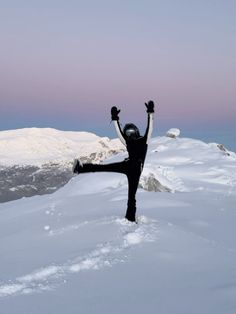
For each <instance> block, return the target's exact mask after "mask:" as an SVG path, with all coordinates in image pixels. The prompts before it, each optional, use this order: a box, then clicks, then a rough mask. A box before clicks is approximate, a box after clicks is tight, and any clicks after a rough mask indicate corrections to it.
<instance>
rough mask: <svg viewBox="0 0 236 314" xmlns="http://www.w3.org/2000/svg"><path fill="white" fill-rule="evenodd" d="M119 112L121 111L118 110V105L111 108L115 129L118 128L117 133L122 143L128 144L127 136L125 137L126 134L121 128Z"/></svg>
mask: <svg viewBox="0 0 236 314" xmlns="http://www.w3.org/2000/svg"><path fill="white" fill-rule="evenodd" d="M119 113H120V110H118V109H117V107H115V106H113V107H112V108H111V119H112V121H113V123H114V126H115V129H116V133H117V135H118V137H119V139H120V141H121V143H122V144H124V145H125V146H126V141H125V138H124V134H123V132H122V130H121V127H120V123H119V116H118V114H119Z"/></svg>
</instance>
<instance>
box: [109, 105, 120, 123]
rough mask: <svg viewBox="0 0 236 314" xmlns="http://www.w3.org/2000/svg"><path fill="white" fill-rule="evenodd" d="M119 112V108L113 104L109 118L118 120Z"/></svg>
mask: <svg viewBox="0 0 236 314" xmlns="http://www.w3.org/2000/svg"><path fill="white" fill-rule="evenodd" d="M119 113H120V110H118V109H117V107H115V106H113V107H112V108H111V120H117V121H118V120H119V117H118V114H119Z"/></svg>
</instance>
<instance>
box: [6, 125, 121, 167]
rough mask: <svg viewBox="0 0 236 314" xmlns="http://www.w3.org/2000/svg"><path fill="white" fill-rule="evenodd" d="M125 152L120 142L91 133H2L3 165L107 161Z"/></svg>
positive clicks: (29, 130)
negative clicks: (87, 160)
mask: <svg viewBox="0 0 236 314" xmlns="http://www.w3.org/2000/svg"><path fill="white" fill-rule="evenodd" d="M122 150H124V146H123V144H121V143H120V142H119V140H118V139H115V140H110V139H109V138H107V137H102V138H101V137H99V136H97V135H95V134H93V133H89V132H71V131H67V132H66V131H59V130H56V129H51V128H41V129H40V128H26V129H19V130H10V131H1V132H0V161H1V166H3V165H5V166H10V165H37V166H40V165H43V164H45V163H50V162H51V163H67V162H71V161H72V160H73V159H74V158H77V157H80V158H82V159H83V158H85V157H86V158H91V159H92V160H94V161H95V162H98V161H100V160H103V159H105V158H107V157H109V156H110V155H112V153H114V151H116V152H119V151H122Z"/></svg>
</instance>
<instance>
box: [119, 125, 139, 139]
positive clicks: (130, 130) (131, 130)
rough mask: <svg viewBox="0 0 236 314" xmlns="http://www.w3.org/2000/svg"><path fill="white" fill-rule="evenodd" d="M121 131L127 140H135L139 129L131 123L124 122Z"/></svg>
mask: <svg viewBox="0 0 236 314" xmlns="http://www.w3.org/2000/svg"><path fill="white" fill-rule="evenodd" d="M123 133H124V136H125V138H126V139H127V140H136V139H137V138H139V137H140V133H139V129H138V128H137V127H136V125H134V124H133V123H128V124H126V125H125V126H124V129H123Z"/></svg>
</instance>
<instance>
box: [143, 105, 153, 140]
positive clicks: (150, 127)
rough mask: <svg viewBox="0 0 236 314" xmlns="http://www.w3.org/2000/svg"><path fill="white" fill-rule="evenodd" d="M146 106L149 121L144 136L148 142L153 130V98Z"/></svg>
mask: <svg viewBox="0 0 236 314" xmlns="http://www.w3.org/2000/svg"><path fill="white" fill-rule="evenodd" d="M145 106H146V108H147V114H148V122H147V129H146V132H145V135H144V137H145V138H146V143H148V141H149V140H150V138H151V135H152V131H153V120H154V102H153V101H152V100H149V102H148V103H145Z"/></svg>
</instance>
